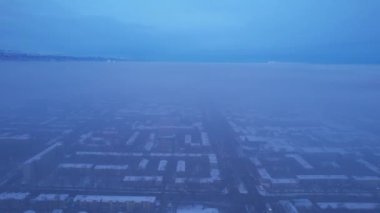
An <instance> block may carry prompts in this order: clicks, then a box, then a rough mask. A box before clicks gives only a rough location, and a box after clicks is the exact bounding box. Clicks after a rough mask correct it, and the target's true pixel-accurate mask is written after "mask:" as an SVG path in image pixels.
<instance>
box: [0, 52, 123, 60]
mask: <svg viewBox="0 0 380 213" xmlns="http://www.w3.org/2000/svg"><path fill="white" fill-rule="evenodd" d="M108 60H112V61H123V60H125V59H121V58H106V57H77V56H64V55H44V54H33V53H18V52H12V51H5V50H0V61H108Z"/></svg>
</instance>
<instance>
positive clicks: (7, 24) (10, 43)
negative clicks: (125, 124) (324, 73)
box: [0, 0, 380, 63]
mask: <svg viewBox="0 0 380 213" xmlns="http://www.w3.org/2000/svg"><path fill="white" fill-rule="evenodd" d="M379 11H380V1H378V0H286V1H284V0H129V1H128V0H107V1H103V0H80V1H78V0H33V1H30V0H0V49H1V50H11V51H17V52H28V53H40V54H59V55H73V56H105V57H123V58H126V59H130V60H152V61H224V62H234V61H282V62H318V63H380V27H379V26H378V25H379V23H378V22H379V20H380V12H379Z"/></svg>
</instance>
